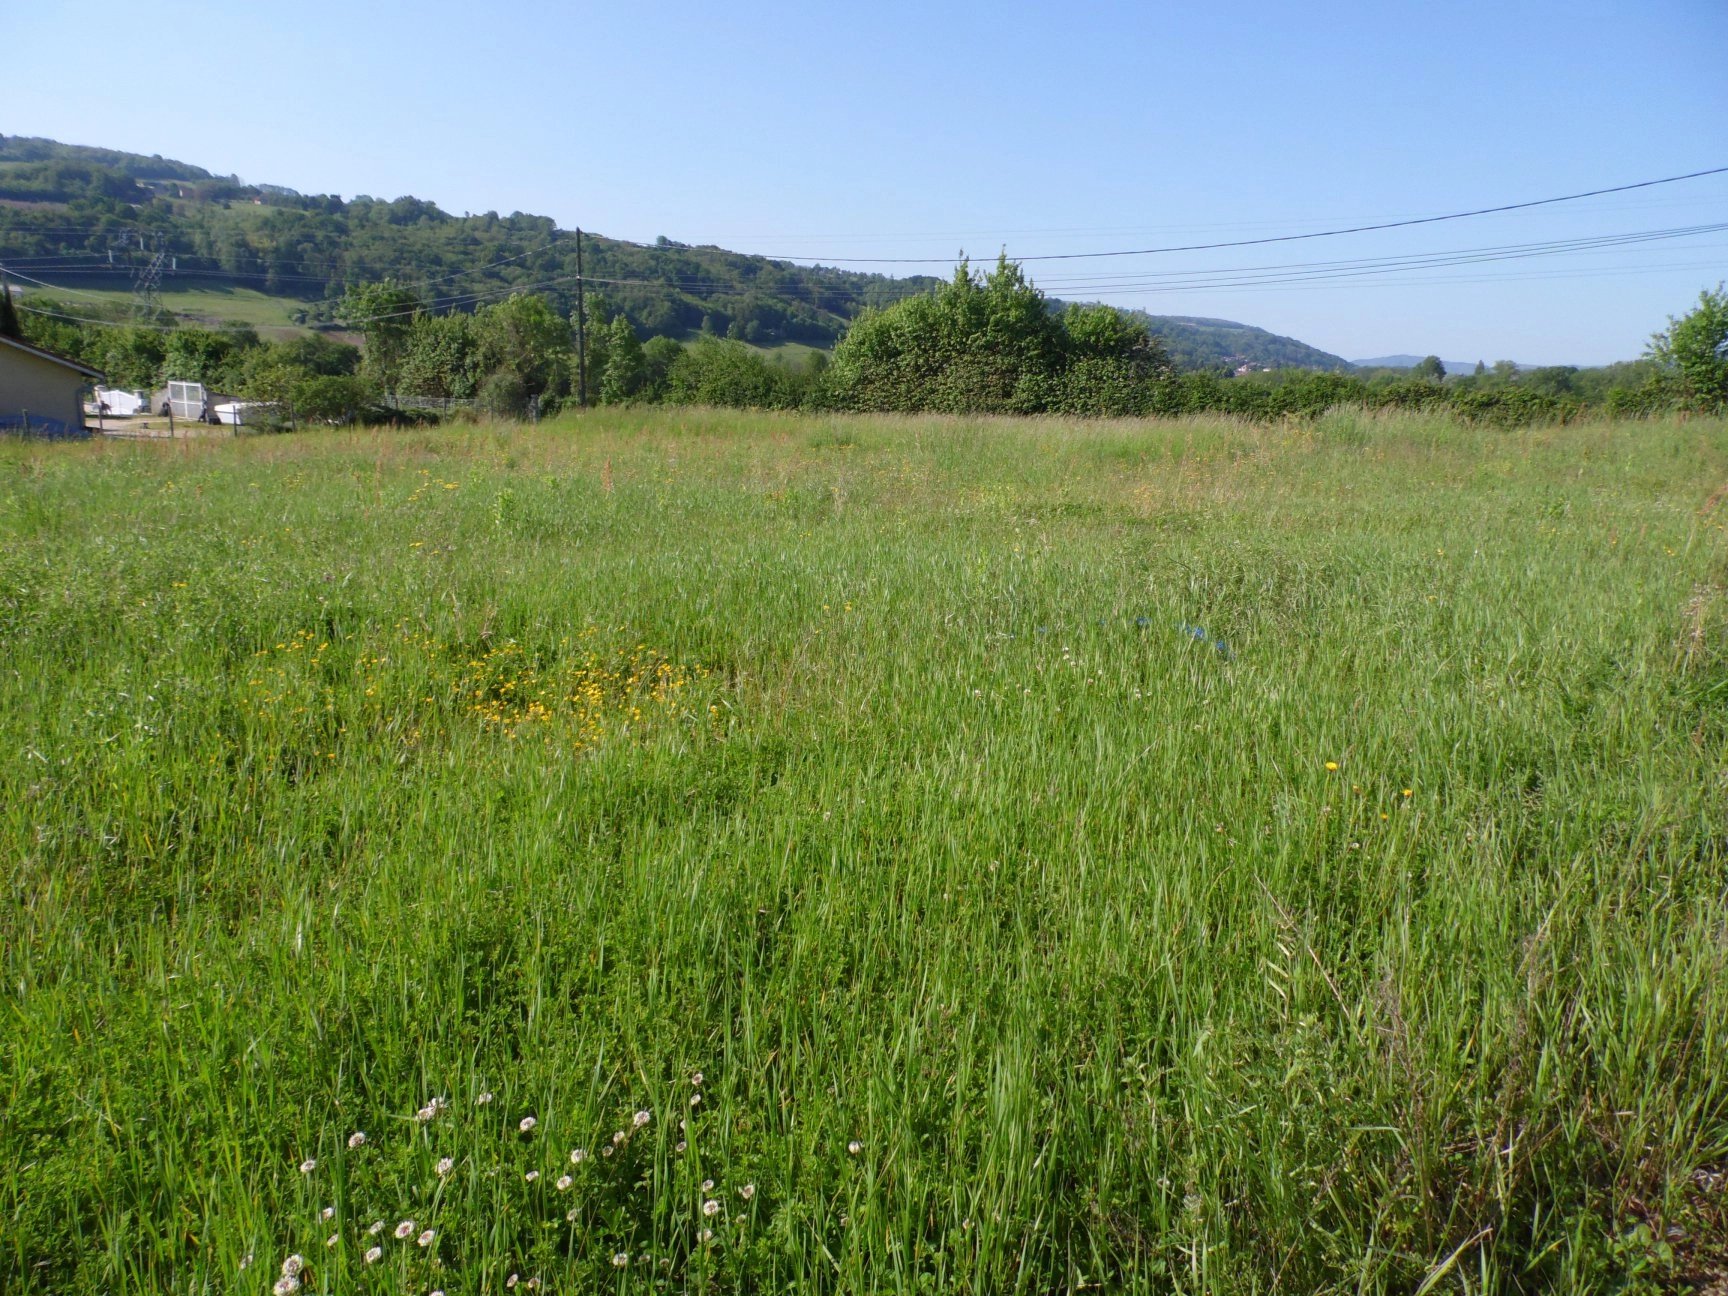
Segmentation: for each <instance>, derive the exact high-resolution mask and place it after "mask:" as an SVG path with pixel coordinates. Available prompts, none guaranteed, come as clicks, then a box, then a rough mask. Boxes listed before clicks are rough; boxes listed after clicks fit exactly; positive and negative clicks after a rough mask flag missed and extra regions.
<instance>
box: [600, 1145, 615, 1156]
mask: <svg viewBox="0 0 1728 1296" xmlns="http://www.w3.org/2000/svg"><path fill="white" fill-rule="evenodd" d="M600 1155H601V1156H603V1157H609V1156H611V1155H612V1145H611V1144H610V1143H608V1144H607V1145H606V1146H605V1147H603V1148H601V1149H600Z"/></svg>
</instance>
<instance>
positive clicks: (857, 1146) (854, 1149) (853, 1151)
mask: <svg viewBox="0 0 1728 1296" xmlns="http://www.w3.org/2000/svg"><path fill="white" fill-rule="evenodd" d="M863 1150H864V1145H863V1144H862V1143H860V1142H859V1141H858V1140H857V1139H853V1140H852V1141H851V1142H850V1143H848V1144H847V1145H846V1151H847V1152H848V1153H849V1154H850V1155H852V1156H857V1155H858V1154H859V1153H860V1152H862V1151H863Z"/></svg>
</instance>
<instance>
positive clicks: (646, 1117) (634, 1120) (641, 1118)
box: [630, 1111, 654, 1129]
mask: <svg viewBox="0 0 1728 1296" xmlns="http://www.w3.org/2000/svg"><path fill="white" fill-rule="evenodd" d="M653 1119H654V1117H653V1114H652V1113H651V1112H645V1111H639V1112H637V1113H636V1114H635V1115H634V1116H632V1117H631V1118H630V1123H631V1124H632V1125H634V1126H635V1127H636V1128H637V1129H641V1128H642V1127H643V1126H644V1125H646V1124H647V1123H648V1122H649V1121H651V1120H653Z"/></svg>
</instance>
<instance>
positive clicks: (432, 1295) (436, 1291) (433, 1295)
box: [426, 1287, 444, 1296]
mask: <svg viewBox="0 0 1728 1296" xmlns="http://www.w3.org/2000/svg"><path fill="white" fill-rule="evenodd" d="M426 1296H444V1289H443V1288H442V1287H434V1288H433V1289H432V1290H431V1291H430V1292H428V1293H427V1294H426Z"/></svg>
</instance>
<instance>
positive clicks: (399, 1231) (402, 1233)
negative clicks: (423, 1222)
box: [396, 1219, 414, 1238]
mask: <svg viewBox="0 0 1728 1296" xmlns="http://www.w3.org/2000/svg"><path fill="white" fill-rule="evenodd" d="M396 1236H397V1237H399V1238H410V1237H413V1236H414V1221H413V1220H411V1219H405V1220H403V1221H402V1222H401V1223H400V1224H398V1225H397V1226H396Z"/></svg>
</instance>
